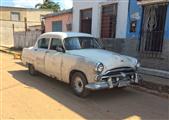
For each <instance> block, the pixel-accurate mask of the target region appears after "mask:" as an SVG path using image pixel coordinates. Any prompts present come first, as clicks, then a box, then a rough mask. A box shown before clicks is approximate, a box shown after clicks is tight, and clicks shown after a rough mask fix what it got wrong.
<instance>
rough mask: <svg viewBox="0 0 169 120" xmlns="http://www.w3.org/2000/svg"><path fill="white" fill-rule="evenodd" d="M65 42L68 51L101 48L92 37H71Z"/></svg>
mask: <svg viewBox="0 0 169 120" xmlns="http://www.w3.org/2000/svg"><path fill="white" fill-rule="evenodd" d="M64 41H65V43H64V44H65V48H66V50H77V49H91V48H94V49H100V48H101V47H100V45H99V43H98V42H97V40H96V38H92V37H69V38H65V40H64Z"/></svg>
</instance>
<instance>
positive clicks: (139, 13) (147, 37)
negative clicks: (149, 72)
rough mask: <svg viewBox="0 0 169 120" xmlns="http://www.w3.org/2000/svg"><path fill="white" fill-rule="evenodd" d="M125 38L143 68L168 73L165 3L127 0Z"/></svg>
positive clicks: (168, 25)
mask: <svg viewBox="0 0 169 120" xmlns="http://www.w3.org/2000/svg"><path fill="white" fill-rule="evenodd" d="M126 38H127V40H129V41H132V42H130V43H131V45H129V46H130V47H129V46H128V47H129V48H128V49H130V51H128V52H130V53H132V55H133V56H135V55H136V56H137V57H139V58H140V60H141V62H142V65H143V66H146V67H152V68H157V69H164V70H168V71H169V0H130V1H129V7H128V22H127V33H126ZM133 44H134V45H133ZM133 46H136V47H133ZM134 48H136V50H134ZM131 50H133V51H134V52H132V51H131Z"/></svg>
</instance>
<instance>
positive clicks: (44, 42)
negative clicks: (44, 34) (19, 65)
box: [38, 38, 49, 49]
mask: <svg viewBox="0 0 169 120" xmlns="http://www.w3.org/2000/svg"><path fill="white" fill-rule="evenodd" d="M48 45H49V38H42V39H40V40H39V41H38V48H43V49H48Z"/></svg>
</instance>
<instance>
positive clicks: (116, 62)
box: [68, 49, 137, 70]
mask: <svg viewBox="0 0 169 120" xmlns="http://www.w3.org/2000/svg"><path fill="white" fill-rule="evenodd" d="M68 54H71V55H78V56H82V57H85V58H86V59H89V60H92V61H95V62H96V63H98V62H101V63H103V64H104V66H105V68H106V69H107V70H108V69H113V68H117V67H133V68H135V66H136V64H137V59H135V58H132V57H129V56H124V55H120V54H118V53H115V52H111V51H107V50H103V49H81V50H70V51H68Z"/></svg>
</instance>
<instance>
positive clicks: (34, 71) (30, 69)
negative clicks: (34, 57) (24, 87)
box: [28, 64, 37, 76]
mask: <svg viewBox="0 0 169 120" xmlns="http://www.w3.org/2000/svg"><path fill="white" fill-rule="evenodd" d="M28 69H29V74H30V75H33V76H35V75H36V74H37V72H36V70H35V68H34V66H33V65H32V64H29V65H28Z"/></svg>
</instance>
